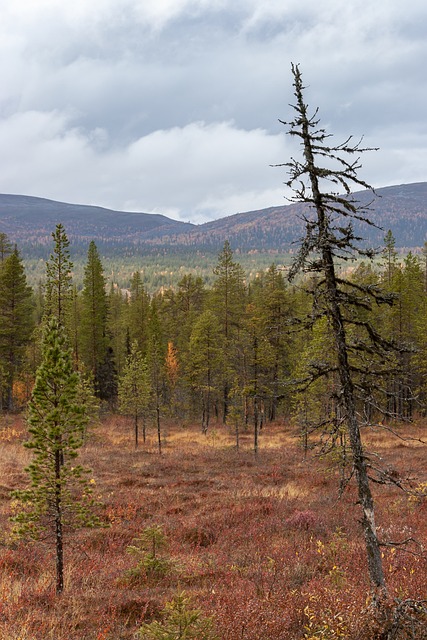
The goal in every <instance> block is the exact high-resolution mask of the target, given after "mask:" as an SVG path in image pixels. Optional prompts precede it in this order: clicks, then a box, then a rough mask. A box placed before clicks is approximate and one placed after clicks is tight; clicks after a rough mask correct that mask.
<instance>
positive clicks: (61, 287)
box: [45, 224, 73, 329]
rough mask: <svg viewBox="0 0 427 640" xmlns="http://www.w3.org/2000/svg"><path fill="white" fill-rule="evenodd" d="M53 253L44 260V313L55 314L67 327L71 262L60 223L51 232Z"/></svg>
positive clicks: (70, 296) (69, 312)
mask: <svg viewBox="0 0 427 640" xmlns="http://www.w3.org/2000/svg"><path fill="white" fill-rule="evenodd" d="M52 238H53V240H54V243H55V244H54V247H53V253H52V254H51V255H50V258H49V260H48V261H47V262H46V296H45V315H46V317H50V316H51V315H55V316H56V317H57V318H58V321H59V323H60V324H61V325H62V326H63V327H66V328H67V329H68V328H69V323H70V319H71V318H70V315H71V301H72V295H73V291H72V283H71V271H72V269H73V263H72V262H71V260H70V251H69V248H68V247H69V245H70V242H69V240H68V237H67V234H66V233H65V229H64V227H63V225H62V224H57V225H56V229H55V231H54V232H53V233H52Z"/></svg>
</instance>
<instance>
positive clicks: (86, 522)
mask: <svg viewBox="0 0 427 640" xmlns="http://www.w3.org/2000/svg"><path fill="white" fill-rule="evenodd" d="M27 421H28V425H29V436H30V437H29V440H28V441H27V442H25V443H24V446H25V447H27V448H28V449H30V450H31V451H32V452H33V460H32V462H31V463H30V465H29V466H28V467H27V469H26V471H27V472H28V474H29V477H30V486H29V488H27V489H24V490H19V491H15V492H14V493H13V495H14V497H15V498H16V499H17V500H18V503H19V504H20V507H21V508H20V510H19V511H18V513H17V515H16V516H15V517H14V518H13V519H14V521H15V523H16V532H17V533H18V534H19V535H21V536H23V537H25V536H29V537H31V538H33V539H39V538H40V537H42V538H43V539H45V538H52V537H53V539H54V544H55V551H56V592H57V593H58V594H59V593H61V592H62V591H63V589H64V534H65V532H66V531H67V530H68V529H69V527H75V526H95V525H98V524H99V520H98V518H97V517H96V514H95V512H94V509H95V503H94V501H93V499H92V495H91V489H90V484H89V482H88V481H87V479H86V475H87V470H86V469H84V468H83V467H82V466H81V465H79V464H76V458H77V456H78V451H79V448H80V447H81V445H82V444H83V438H84V430H85V426H86V424H87V421H88V417H87V413H86V408H85V406H84V405H83V404H82V403H81V396H80V395H79V375H78V374H77V373H76V372H75V371H74V370H73V362H72V355H71V350H70V349H69V348H68V346H67V339H66V337H65V335H64V329H63V328H62V327H61V325H60V324H59V322H58V318H57V317H56V315H53V316H52V317H51V318H50V319H49V320H48V322H47V324H46V327H45V331H44V339H43V351H42V362H41V364H40V366H39V368H38V370H37V377H36V382H35V386H34V389H33V393H32V396H31V401H30V403H29V407H28V418H27Z"/></svg>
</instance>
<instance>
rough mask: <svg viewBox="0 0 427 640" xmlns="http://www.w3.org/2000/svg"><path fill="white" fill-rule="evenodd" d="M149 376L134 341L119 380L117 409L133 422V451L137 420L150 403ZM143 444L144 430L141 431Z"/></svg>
mask: <svg viewBox="0 0 427 640" xmlns="http://www.w3.org/2000/svg"><path fill="white" fill-rule="evenodd" d="M150 391H151V385H150V374H149V372H148V366H147V361H146V359H145V358H144V357H143V355H142V353H141V351H140V350H139V348H138V343H137V341H136V340H134V341H133V342H132V345H131V349H130V353H129V356H128V358H127V360H126V366H125V368H124V371H123V375H122V377H121V378H120V380H119V409H120V412H121V413H123V414H125V415H130V416H132V417H133V420H134V427H135V449H137V448H138V420H139V418H140V417H141V416H142V417H143V416H144V412H145V411H146V410H147V407H148V404H149V401H150ZM143 440H144V442H145V428H144V429H143Z"/></svg>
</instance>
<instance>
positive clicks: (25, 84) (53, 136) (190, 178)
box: [0, 0, 427, 222]
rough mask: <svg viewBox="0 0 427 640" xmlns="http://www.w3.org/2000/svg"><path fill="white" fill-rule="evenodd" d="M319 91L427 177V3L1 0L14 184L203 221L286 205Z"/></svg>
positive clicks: (0, 143) (0, 99)
mask: <svg viewBox="0 0 427 640" xmlns="http://www.w3.org/2000/svg"><path fill="white" fill-rule="evenodd" d="M291 62H295V63H300V65H301V67H300V68H301V71H302V74H303V79H304V83H305V84H306V85H307V90H306V100H307V102H308V103H309V104H310V105H312V106H313V108H314V107H319V115H320V118H321V122H322V125H323V126H324V127H326V128H327V130H328V131H330V132H331V133H333V134H334V141H335V142H337V143H338V142H341V141H343V139H344V138H346V137H347V136H348V135H350V134H352V135H354V136H355V138H356V139H358V138H359V136H360V135H364V144H365V145H366V146H372V147H380V150H379V151H377V152H375V153H370V154H365V155H364V156H363V158H362V163H363V170H362V172H361V174H360V177H361V178H363V179H365V180H366V181H367V182H369V183H371V184H372V185H373V186H374V187H380V186H386V185H391V184H401V183H409V182H420V181H426V180H427V82H426V80H427V2H426V0H406V2H402V0H381V2H378V1H376V2H374V1H373V0H321V1H320V0H71V1H70V2H68V1H64V0H0V78H1V82H0V193H15V194H25V195H34V196H40V197H44V198H51V199H54V200H61V201H64V202H72V203H81V204H94V205H100V206H104V207H108V208H112V209H119V210H127V211H146V212H157V213H164V214H166V215H168V216H170V217H173V218H176V219H180V220H184V221H187V220H190V221H193V222H204V221H206V220H209V219H213V218H219V217H222V216H225V215H230V214H233V213H237V212H239V211H250V210H253V209H258V208H263V207H269V206H274V205H278V204H283V203H284V202H285V201H284V199H283V198H284V186H283V181H284V180H285V179H286V174H285V173H284V172H283V170H281V169H278V168H272V167H271V166H270V165H272V164H275V163H280V162H286V161H287V160H288V159H289V156H290V155H291V154H293V155H295V153H296V151H295V148H294V147H293V146H291V140H290V139H289V136H286V135H285V132H286V129H285V127H283V125H281V124H280V123H279V122H278V119H279V118H280V119H282V120H289V119H291V118H292V115H293V114H292V110H291V109H290V107H289V106H288V105H289V103H290V102H292V101H293V95H292V76H291V70H290V66H291Z"/></svg>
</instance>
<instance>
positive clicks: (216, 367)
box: [0, 66, 427, 640]
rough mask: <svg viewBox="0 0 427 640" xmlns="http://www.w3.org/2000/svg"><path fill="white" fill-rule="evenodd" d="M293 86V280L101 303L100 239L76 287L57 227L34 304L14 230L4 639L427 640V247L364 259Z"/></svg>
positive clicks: (0, 375)
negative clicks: (306, 207)
mask: <svg viewBox="0 0 427 640" xmlns="http://www.w3.org/2000/svg"><path fill="white" fill-rule="evenodd" d="M292 69H293V75H294V87H295V98H296V105H295V106H294V109H295V111H296V116H295V119H294V120H293V121H292V122H291V123H287V126H288V127H289V131H288V133H290V134H291V135H294V136H298V137H299V139H300V140H301V141H302V148H303V159H302V160H291V161H290V162H289V163H286V165H285V166H286V167H287V169H288V171H289V176H290V177H289V184H290V185H293V186H294V190H295V191H294V193H295V197H296V199H297V200H300V201H303V202H305V203H309V204H310V205H311V207H312V211H313V212H314V213H313V217H310V218H307V219H305V226H306V235H305V237H304V238H303V239H302V242H301V245H300V248H299V251H298V252H297V253H296V254H295V256H294V260H293V262H292V264H291V265H290V266H289V268H287V269H286V270H284V269H282V268H280V269H279V268H278V266H277V265H275V264H271V265H270V266H269V267H268V268H267V269H265V270H264V271H262V272H260V273H258V274H257V275H256V277H254V278H252V279H247V278H246V276H245V272H244V270H243V268H242V266H241V265H240V264H239V262H238V260H236V258H235V255H234V254H233V251H232V248H231V246H230V244H229V242H228V241H226V242H225V243H224V246H223V248H222V250H221V251H220V252H219V254H218V256H217V261H216V264H215V266H214V268H213V274H212V282H211V283H210V284H209V286H208V285H207V284H206V282H205V281H204V280H203V279H202V278H201V277H200V276H197V275H194V274H191V273H188V274H183V275H182V277H181V279H180V280H179V282H178V283H177V285H176V286H175V287H162V288H161V289H160V290H159V291H157V292H148V291H147V290H146V287H145V286H144V280H143V277H142V273H141V272H142V269H143V267H144V265H141V268H140V269H139V270H135V271H134V273H133V274H132V277H131V280H130V282H129V283H128V287H123V286H119V285H118V284H117V283H115V282H114V281H113V282H111V284H110V286H107V279H106V276H105V269H104V265H103V262H102V259H101V256H100V253H99V251H98V248H97V246H96V243H95V242H93V241H92V242H91V243H90V245H89V248H88V252H87V256H86V262H85V266H84V273H83V281H82V286H80V287H77V286H76V284H75V282H73V261H72V255H71V252H70V243H69V240H68V237H67V233H66V229H65V228H64V227H63V225H62V224H58V225H57V226H56V228H55V229H54V230H52V251H51V255H50V257H49V258H48V260H47V261H46V263H45V277H44V279H43V281H41V282H39V284H38V285H37V286H36V287H30V286H29V285H28V282H27V276H26V273H25V268H24V265H23V261H22V258H21V256H20V253H19V248H18V247H16V246H12V244H11V243H10V242H9V240H8V238H7V236H6V235H5V234H0V260H1V263H0V264H1V266H0V316H1V317H0V365H1V366H0V391H1V393H0V397H1V410H2V418H1V423H0V439H1V442H2V451H3V452H4V455H3V456H2V460H1V462H0V465H1V466H0V469H1V474H2V478H3V482H4V484H3V485H2V486H1V493H0V508H1V510H0V518H1V523H2V529H1V537H0V597H1V600H0V634H3V636H2V637H5V638H8V640H18V639H19V640H30V639H31V640H42V639H43V640H45V639H47V638H55V639H56V640H65V638H74V639H76V640H79V639H82V640H113V639H114V640H117V639H119V638H121V639H123V640H124V639H126V638H145V639H147V640H150V639H152V640H155V639H156V638H157V639H163V640H173V639H180V638H195V639H196V638H197V639H198V640H215V639H216V640H220V639H221V640H235V639H236V638H243V639H245V640H278V639H283V640H284V639H286V640H314V639H317V638H324V639H328V640H329V639H330V640H332V639H334V638H354V639H356V638H357V639H358V640H375V639H376V640H393V639H394V640H410V639H412V640H419V639H422V638H426V637H427V635H426V628H427V594H426V587H427V583H426V576H427V572H426V560H427V557H426V554H425V550H424V545H423V537H424V538H425V533H426V530H425V508H426V497H427V481H426V478H425V450H424V446H425V440H424V439H423V436H424V431H425V420H426V411H427V378H426V373H427V371H426V355H427V354H426V352H427V321H426V317H427V314H426V307H427V250H426V251H424V252H423V254H422V256H421V257H419V256H415V255H413V254H412V253H408V254H407V255H406V256H405V258H404V259H403V260H402V259H400V257H399V256H398V253H397V251H396V247H395V240H394V237H393V234H392V232H391V231H388V232H386V233H385V236H384V247H383V249H382V252H381V254H380V256H377V257H375V253H374V252H371V251H370V250H368V249H366V248H363V246H362V248H360V245H359V244H358V241H359V238H358V237H357V236H356V235H355V233H354V229H353V226H352V220H353V219H355V220H357V221H359V222H360V221H362V222H363V221H364V222H366V223H367V224H369V219H368V218H367V216H368V215H369V212H368V211H367V210H366V208H365V207H359V206H358V203H357V202H353V201H352V200H348V199H347V198H344V197H343V196H342V195H340V194H339V193H336V192H335V191H334V190H333V191H327V190H325V189H324V181H325V180H326V181H328V180H330V181H332V182H333V183H336V182H337V181H339V182H340V183H341V184H342V185H344V187H345V191H346V192H347V193H348V192H349V184H350V183H352V184H356V185H358V186H363V187H367V186H368V185H366V183H364V182H363V181H362V180H360V179H359V178H358V176H357V169H358V168H359V165H358V162H353V161H352V160H349V161H347V159H346V158H347V155H350V157H352V156H353V154H354V153H356V154H359V153H362V152H363V151H365V150H364V149H361V148H360V146H359V144H354V145H353V144H352V142H351V139H349V140H348V141H346V142H345V143H344V144H339V145H337V146H336V147H334V146H331V145H330V143H329V141H328V142H326V140H327V139H329V136H328V135H327V134H326V133H325V132H324V130H323V129H321V128H319V127H318V120H317V112H315V113H314V115H313V116H312V117H310V116H309V115H308V108H307V106H306V105H305V103H304V100H303V86H302V80H301V75H300V72H299V68H298V67H297V66H293V68H292ZM284 124H285V123H284ZM325 156H326V158H327V159H328V160H336V159H337V158H338V159H339V163H338V164H339V168H338V169H337V170H333V169H331V168H330V165H329V164H328V163H327V168H325V167H319V166H318V165H317V164H316V162H317V160H319V159H320V160H323V159H324V158H325ZM302 177H305V178H306V179H307V182H303V181H302ZM337 212H339V215H338V216H337ZM374 258H375V260H374ZM338 265H340V266H338Z"/></svg>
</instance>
